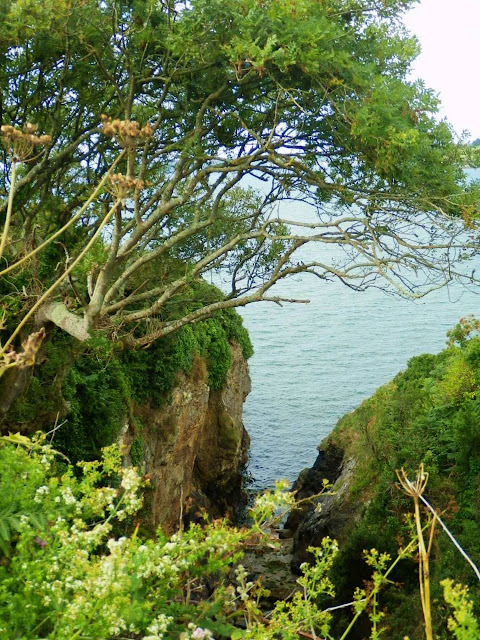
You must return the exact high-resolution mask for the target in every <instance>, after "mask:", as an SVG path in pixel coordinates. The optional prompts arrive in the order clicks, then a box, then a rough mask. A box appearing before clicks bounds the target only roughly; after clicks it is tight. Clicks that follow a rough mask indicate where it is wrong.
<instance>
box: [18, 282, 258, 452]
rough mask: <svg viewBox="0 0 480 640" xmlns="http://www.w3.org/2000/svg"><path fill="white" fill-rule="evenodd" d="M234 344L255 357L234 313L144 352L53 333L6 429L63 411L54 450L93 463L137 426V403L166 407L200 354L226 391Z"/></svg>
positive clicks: (214, 385) (48, 421)
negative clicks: (180, 377) (124, 431)
mask: <svg viewBox="0 0 480 640" xmlns="http://www.w3.org/2000/svg"><path fill="white" fill-rule="evenodd" d="M202 287H203V289H204V290H205V291H207V292H209V294H210V295H216V296H218V295H219V293H218V290H216V289H215V288H214V287H211V286H210V285H207V284H206V283H203V284H202ZM233 342H237V343H238V344H239V345H240V347H241V349H242V352H243V355H244V356H245V357H250V355H251V354H252V352H253V349H252V346H251V342H250V339H249V337H248V333H247V331H246V329H245V328H244V327H243V324H242V319H241V317H240V316H239V315H238V314H237V313H236V312H235V310H234V309H228V310H225V311H220V312H219V313H218V314H217V315H216V316H215V317H213V318H209V319H208V320H205V321H203V322H199V323H197V324H195V325H193V326H186V327H183V328H182V329H180V330H179V331H178V332H177V333H175V334H174V335H171V336H166V337H165V338H163V339H160V340H157V341H155V342H154V343H153V344H152V345H151V346H150V348H149V349H146V350H141V351H136V350H126V351H124V350H115V349H114V348H113V343H112V341H111V340H109V339H108V338H106V337H105V336H102V335H101V334H96V335H95V336H94V337H92V338H91V339H90V340H89V341H88V342H87V343H86V344H83V345H81V344H80V343H78V341H76V340H75V339H73V338H72V337H71V336H69V335H68V334H66V333H65V332H62V331H59V330H55V331H54V332H53V334H52V335H51V336H50V337H49V339H48V340H47V341H46V343H45V346H44V350H43V354H42V361H41V363H38V364H37V365H36V366H35V367H34V369H33V375H32V377H31V381H30V383H29V385H28V387H27V388H26V390H25V392H24V394H23V395H22V396H20V397H19V398H18V399H17V401H16V402H15V404H14V406H13V408H12V409H11V411H10V413H9V416H8V421H7V425H8V427H9V428H10V429H18V428H19V427H21V428H22V430H23V431H28V430H32V428H33V429H38V428H39V427H40V426H44V427H45V428H51V425H52V424H53V423H54V422H55V419H56V416H57V413H58V412H60V413H61V414H63V415H62V418H63V419H62V420H60V422H62V425H61V427H60V428H58V430H57V431H56V432H55V445H56V446H57V448H59V449H60V450H61V451H62V452H63V453H65V454H66V455H67V456H68V457H69V458H70V460H72V462H77V461H79V460H92V459H94V458H96V457H98V455H99V452H100V449H101V448H102V447H104V446H107V445H109V444H112V443H113V442H115V441H116V439H117V437H118V434H119V433H120V431H121V429H122V427H123V425H124V423H125V421H126V420H130V421H132V422H135V420H136V419H137V418H136V416H135V405H136V403H140V404H141V403H144V404H145V403H148V404H149V405H150V406H151V407H160V406H161V405H162V404H163V403H165V402H166V400H167V399H168V392H169V391H171V389H172V388H173V387H174V385H175V383H176V380H177V377H178V375H179V374H180V373H185V374H187V375H188V374H190V373H191V371H192V365H193V362H194V359H195V357H201V358H204V359H205V362H206V365H207V372H208V384H209V386H210V388H211V389H212V390H217V389H221V388H222V387H223V386H224V384H225V382H226V377H227V373H228V370H229V367H230V362H231V348H232V347H231V343H233ZM137 453H138V452H137ZM134 455H135V454H134ZM135 463H136V464H139V463H140V460H139V459H136V462H135Z"/></svg>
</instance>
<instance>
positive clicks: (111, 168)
mask: <svg viewBox="0 0 480 640" xmlns="http://www.w3.org/2000/svg"><path fill="white" fill-rule="evenodd" d="M124 153H125V151H122V152H121V153H120V155H119V156H118V157H117V158H116V160H115V162H114V163H113V164H112V166H111V167H110V169H109V170H108V171H107V173H106V174H105V175H104V176H103V178H102V179H101V180H100V182H99V183H98V185H97V187H96V189H95V191H94V192H93V193H92V194H91V195H90V196H89V198H88V200H87V201H86V202H85V203H84V204H83V205H82V207H81V208H80V209H79V211H77V213H76V214H75V215H74V216H73V217H72V218H71V219H70V220H69V221H68V222H67V223H66V224H64V225H63V227H62V228H61V229H59V230H58V231H55V233H54V234H52V235H51V236H50V238H48V239H47V240H45V242H42V244H40V245H39V246H38V247H36V248H35V249H34V250H33V251H30V252H29V253H27V255H26V256H23V258H22V259H21V260H18V261H17V262H15V263H14V264H12V265H10V266H9V267H7V268H6V269H3V271H0V276H4V275H5V274H6V273H9V271H12V270H13V269H15V268H16V267H19V266H20V265H21V264H23V263H24V262H26V261H27V260H29V259H30V258H33V256H34V255H35V254H37V253H38V252H39V251H41V250H42V249H43V248H44V247H46V246H47V245H48V244H50V243H51V242H52V241H53V240H55V238H58V236H59V235H61V234H62V233H63V232H64V231H66V230H67V229H68V227H70V226H71V225H72V224H73V223H74V222H76V221H77V220H78V219H79V218H80V216H81V215H83V214H84V213H85V211H86V209H87V207H88V206H89V205H90V204H92V202H93V200H94V199H95V198H96V197H97V195H98V194H99V193H100V191H101V189H102V188H103V186H104V184H105V182H106V181H107V179H108V177H109V176H110V174H111V173H112V171H113V170H114V169H115V167H116V166H117V165H118V163H119V162H120V160H121V159H122V158H123V155H124ZM12 175H13V172H12ZM0 257H1V253H0Z"/></svg>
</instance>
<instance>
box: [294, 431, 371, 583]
mask: <svg viewBox="0 0 480 640" xmlns="http://www.w3.org/2000/svg"><path fill="white" fill-rule="evenodd" d="M355 465H356V462H355V459H354V458H346V457H344V454H343V452H342V451H341V450H340V449H339V448H338V447H336V446H335V445H334V444H333V443H332V442H330V441H328V440H327V441H326V443H325V444H323V445H322V447H321V449H320V451H319V454H318V457H317V460H316V461H315V464H314V465H313V467H312V468H311V469H308V470H304V471H303V472H302V473H301V474H300V476H299V479H298V480H297V482H296V483H295V485H294V489H296V490H297V498H298V499H302V498H308V497H311V496H314V495H316V494H318V493H319V492H320V491H322V488H323V479H324V478H325V479H327V480H328V481H329V482H330V483H332V484H333V487H332V488H331V489H329V490H328V492H326V493H325V494H323V495H321V496H319V497H317V498H313V499H312V502H308V503H306V504H305V505H303V506H302V507H301V508H299V509H297V510H295V511H294V512H293V513H292V515H291V516H290V517H289V518H288V520H287V523H286V525H285V527H286V529H287V530H290V534H291V535H292V534H293V549H292V570H293V571H295V572H299V567H300V565H301V564H302V562H306V561H308V560H309V559H310V555H309V553H308V551H307V549H308V547H309V546H319V545H320V543H321V541H322V539H323V538H325V537H326V536H330V537H331V538H335V539H336V540H337V541H338V542H339V543H340V545H341V543H342V542H343V540H344V539H345V538H346V537H347V535H348V531H349V530H350V529H351V527H352V525H353V523H354V522H355V521H356V520H357V518H358V517H359V515H360V511H361V505H359V503H358V502H352V503H351V502H350V500H349V490H350V485H351V482H352V479H353V475H354V469H355Z"/></svg>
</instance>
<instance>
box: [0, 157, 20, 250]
mask: <svg viewBox="0 0 480 640" xmlns="http://www.w3.org/2000/svg"><path fill="white" fill-rule="evenodd" d="M16 173H17V163H16V161H15V160H13V162H12V175H11V177H10V192H9V194H8V204H7V215H6V218H5V226H4V227H3V233H2V240H1V241H0V260H1V259H2V256H3V251H4V249H5V245H6V244H7V238H8V231H9V229H10V220H11V219H12V209H13V194H14V191H15V177H16Z"/></svg>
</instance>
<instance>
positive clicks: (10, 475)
mask: <svg viewBox="0 0 480 640" xmlns="http://www.w3.org/2000/svg"><path fill="white" fill-rule="evenodd" d="M79 467H80V469H81V473H80V474H77V473H74V472H73V469H72V467H71V466H69V465H65V464H64V462H62V461H61V460H60V459H59V454H58V452H55V450H54V449H53V448H52V446H51V445H50V444H47V442H46V438H45V435H44V434H38V435H37V436H36V437H34V438H33V439H32V440H29V439H28V438H26V437H24V436H20V435H10V436H4V437H2V438H0V468H1V470H2V476H1V477H2V492H0V513H3V512H4V510H5V505H7V504H10V505H11V512H12V513H13V514H14V517H15V519H16V520H15V526H14V527H12V528H11V529H5V528H4V526H3V524H2V522H3V521H2V520H0V540H1V541H2V545H1V549H2V551H1V552H0V554H2V557H1V562H0V629H1V632H2V634H3V635H2V637H4V638H7V639H11V640H14V639H18V638H28V639H29V640H44V639H45V638H49V639H50V640H67V639H69V640H71V639H72V638H80V637H85V638H91V637H94V638H96V640H103V639H104V640H114V639H115V638H118V639H119V640H120V639H125V638H128V639H129V640H161V639H162V638H165V639H167V640H168V639H171V640H174V639H175V640H176V639H177V638H179V637H180V638H182V640H203V639H205V638H211V637H215V638H218V639H222V638H231V639H232V640H241V639H242V638H245V639H246V640H247V639H248V638H252V639H254V640H273V639H274V638H279V637H280V638H283V639H284V640H293V639H295V638H297V637H298V636H299V634H300V635H305V634H307V635H308V636H309V637H310V636H312V637H317V636H321V637H324V638H329V639H330V640H332V638H333V636H332V631H331V625H332V621H333V618H334V611H330V610H329V609H328V608H327V609H324V608H323V607H322V605H321V603H322V602H323V601H324V599H325V597H326V598H328V599H330V598H331V597H332V596H334V593H335V587H334V585H333V583H332V581H331V579H330V577H329V572H330V569H331V567H332V564H333V562H334V561H335V558H336V556H337V554H338V547H337V544H336V542H335V541H332V540H330V539H329V538H325V539H324V540H323V541H322V543H321V545H320V546H319V547H318V548H311V549H310V551H311V553H312V554H313V557H314V562H313V563H312V564H310V565H307V564H305V565H303V566H302V576H301V577H300V578H299V579H298V581H297V583H298V589H297V590H296V592H295V593H294V594H293V595H292V597H291V598H288V599H287V600H285V601H280V602H277V603H276V604H275V605H274V607H273V609H272V610H271V611H270V614H269V616H268V619H266V618H265V617H264V614H263V611H262V609H261V606H260V602H261V599H262V598H263V597H264V596H265V595H267V592H266V590H265V589H263V588H262V586H261V584H260V583H258V582H254V581H252V580H250V579H249V576H248V575H247V572H246V570H245V569H244V567H243V566H242V565H241V564H239V562H240V561H241V558H242V555H243V553H244V551H245V549H252V548H253V549H256V550H257V551H258V550H260V549H261V548H262V547H263V546H265V545H267V546H268V547H270V548H272V547H275V546H277V542H276V538H275V537H274V536H272V534H271V527H272V526H274V525H275V523H278V520H279V517H281V516H278V513H279V510H280V512H281V511H282V510H283V509H285V508H291V507H292V506H293V504H294V497H293V494H291V493H286V492H285V488H286V483H277V485H276V487H275V490H274V491H271V492H266V493H265V494H263V495H260V496H257V498H256V500H255V504H254V507H253V509H252V511H251V527H250V528H248V529H247V528H242V529H237V528H234V527H232V526H230V525H228V524H227V523H226V522H225V521H220V520H218V521H214V522H208V521H207V523H206V524H205V525H204V526H203V527H201V526H199V525H192V526H190V528H189V529H188V530H180V531H178V532H177V533H175V534H173V535H172V536H170V537H168V536H166V535H164V534H163V533H162V531H161V530H159V531H158V532H157V535H156V537H155V538H154V539H148V540H144V539H142V536H141V534H140V533H139V527H140V524H141V523H140V521H139V520H138V516H136V515H135V514H136V512H137V511H138V509H139V508H140V507H141V499H140V498H139V497H138V492H139V489H140V488H141V486H142V481H141V478H140V476H139V475H138V473H137V471H136V469H135V468H132V467H125V466H124V465H122V461H121V455H120V453H119V451H118V449H117V448H116V447H115V446H111V447H107V448H104V450H103V452H102V459H101V460H97V461H94V462H86V463H85V462H84V463H79ZM129 519H132V520H131V526H130V527H127V529H126V531H125V535H123V536H121V537H119V538H117V537H115V533H114V532H115V529H116V527H117V526H118V523H124V522H126V521H128V520H129ZM415 545H416V540H415V538H414V539H413V540H411V541H410V542H409V543H408V544H406V545H405V546H404V548H402V549H400V551H399V553H398V555H397V557H396V559H395V560H394V561H393V562H392V561H391V560H390V557H389V556H388V554H386V553H380V552H379V551H377V550H376V549H371V550H370V551H368V552H364V556H365V559H366V562H367V564H368V565H369V566H370V567H371V568H372V569H373V575H372V576H371V580H370V582H369V585H368V587H367V588H359V589H357V590H356V593H355V597H354V603H353V604H354V607H353V614H352V617H351V620H350V622H349V624H348V625H347V627H346V628H345V629H344V631H343V633H342V634H341V635H340V636H339V639H340V640H344V639H345V638H346V637H347V635H349V634H350V633H351V630H352V628H353V626H354V625H355V623H356V622H357V620H358V619H359V618H360V617H361V616H364V615H365V613H367V614H368V618H369V620H370V624H371V636H370V637H371V638H372V640H376V639H377V638H378V637H380V635H381V633H382V631H383V630H384V629H383V627H382V625H383V618H384V615H383V612H382V610H381V609H380V608H379V601H378V596H379V593H380V591H381V590H383V588H384V587H385V586H386V585H387V584H388V583H389V582H390V575H391V574H392V572H393V571H394V569H395V568H396V567H397V565H398V564H399V562H400V561H401V560H402V559H403V558H405V557H407V556H409V555H411V553H412V551H413V549H414V547H415ZM443 586H444V589H445V599H446V601H447V603H448V604H449V605H451V606H452V608H453V616H452V617H451V618H450V620H449V623H448V626H449V629H450V630H451V631H452V632H453V635H454V636H455V637H456V638H458V639H459V640H473V639H474V638H477V637H478V622H477V621H476V619H475V617H474V615H473V605H472V603H471V602H470V601H469V599H468V591H467V589H466V588H463V587H461V586H459V585H454V584H453V582H452V581H451V580H450V581H449V580H447V581H445V582H444V583H443Z"/></svg>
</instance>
